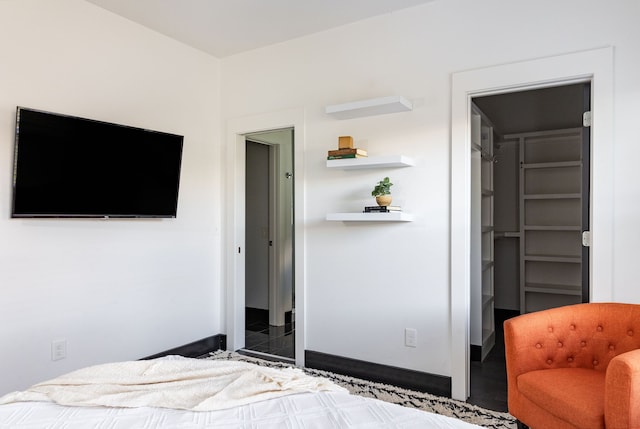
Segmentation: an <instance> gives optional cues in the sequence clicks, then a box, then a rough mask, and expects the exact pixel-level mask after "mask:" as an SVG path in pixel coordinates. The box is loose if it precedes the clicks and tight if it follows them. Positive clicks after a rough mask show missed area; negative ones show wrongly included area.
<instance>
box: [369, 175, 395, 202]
mask: <svg viewBox="0 0 640 429" xmlns="http://www.w3.org/2000/svg"><path fill="white" fill-rule="evenodd" d="M392 185H393V183H391V181H390V180H389V178H388V177H385V178H384V179H382V180H381V181H379V182H378V184H377V185H376V186H375V187H374V188H373V191H371V196H373V197H376V203H378V205H379V206H383V207H384V206H388V205H389V204H391V186H392Z"/></svg>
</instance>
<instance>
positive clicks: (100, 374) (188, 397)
mask: <svg viewBox="0 0 640 429" xmlns="http://www.w3.org/2000/svg"><path fill="white" fill-rule="evenodd" d="M319 391H333V392H346V389H344V388H342V387H340V386H338V385H336V384H334V383H333V382H331V381H329V380H326V379H323V378H318V377H311V376H308V375H306V374H305V373H303V372H302V371H301V370H300V369H298V368H286V369H280V368H267V367H261V366H257V365H253V364H250V363H246V362H234V361H215V360H204V359H189V358H182V357H178V356H171V357H169V358H160V359H153V360H146V361H130V362H118V363H109V364H104V365H97V366H92V367H88V368H84V369H81V370H78V371H74V372H71V373H69V374H66V375H63V376H61V377H58V378H55V379H53V380H49V381H45V382H43V383H39V384H36V385H34V386H32V387H30V388H29V389H27V390H25V391H22V392H13V393H10V394H8V395H5V396H3V397H2V398H0V404H8V403H13V402H25V401H43V402H55V403H57V404H60V405H68V406H105V407H124V408H135V407H157V408H171V409H177V410H190V411H213V410H222V409H228V408H232V407H236V406H240V405H245V404H250V403H254V402H257V401H263V400H267V399H272V398H278V397H282V396H285V395H290V394H294V393H303V392H319Z"/></svg>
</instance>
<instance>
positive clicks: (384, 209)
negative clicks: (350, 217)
mask: <svg viewBox="0 0 640 429" xmlns="http://www.w3.org/2000/svg"><path fill="white" fill-rule="evenodd" d="M401 211H402V209H401V208H400V206H366V207H365V208H364V210H363V211H362V213H392V212H401Z"/></svg>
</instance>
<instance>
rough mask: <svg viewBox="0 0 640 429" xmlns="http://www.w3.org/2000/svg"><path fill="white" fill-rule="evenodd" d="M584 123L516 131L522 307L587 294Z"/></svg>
mask: <svg viewBox="0 0 640 429" xmlns="http://www.w3.org/2000/svg"><path fill="white" fill-rule="evenodd" d="M582 132H583V131H582V128H572V129H565V130H554V131H541V132H533V133H523V134H512V135H508V136H505V138H506V139H517V140H518V144H519V153H520V180H519V181H520V185H519V186H520V192H519V194H520V231H521V239H520V273H521V275H520V311H521V312H522V313H526V312H531V311H537V310H542V309H546V308H551V307H556V306H559V305H567V304H574V303H579V302H581V300H582V247H581V246H582V233H581V231H582V154H581V148H582Z"/></svg>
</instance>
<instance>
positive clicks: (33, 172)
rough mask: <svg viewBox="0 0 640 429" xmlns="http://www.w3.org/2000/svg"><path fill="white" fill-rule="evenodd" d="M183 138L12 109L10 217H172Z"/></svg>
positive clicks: (174, 207)
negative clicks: (12, 153)
mask: <svg viewBox="0 0 640 429" xmlns="http://www.w3.org/2000/svg"><path fill="white" fill-rule="evenodd" d="M182 143H183V137H182V136H179V135H175V134H168V133H163V132H158V131H150V130H146V129H142V128H134V127H129V126H124V125H117V124H110V123H106V122H101V121H96V120H91V119H84V118H78V117H74V116H68V115H61V114H55V113H50V112H43V111H39V110H34V109H27V108H24V107H18V108H17V113H16V140H15V153H14V170H13V204H12V213H11V216H12V217H14V218H40V217H71V218H86V217H102V218H109V217H114V218H116V217H118V218H120V217H122V218H173V217H175V216H176V213H177V206H178V187H179V182H180V163H181V159H182Z"/></svg>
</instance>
